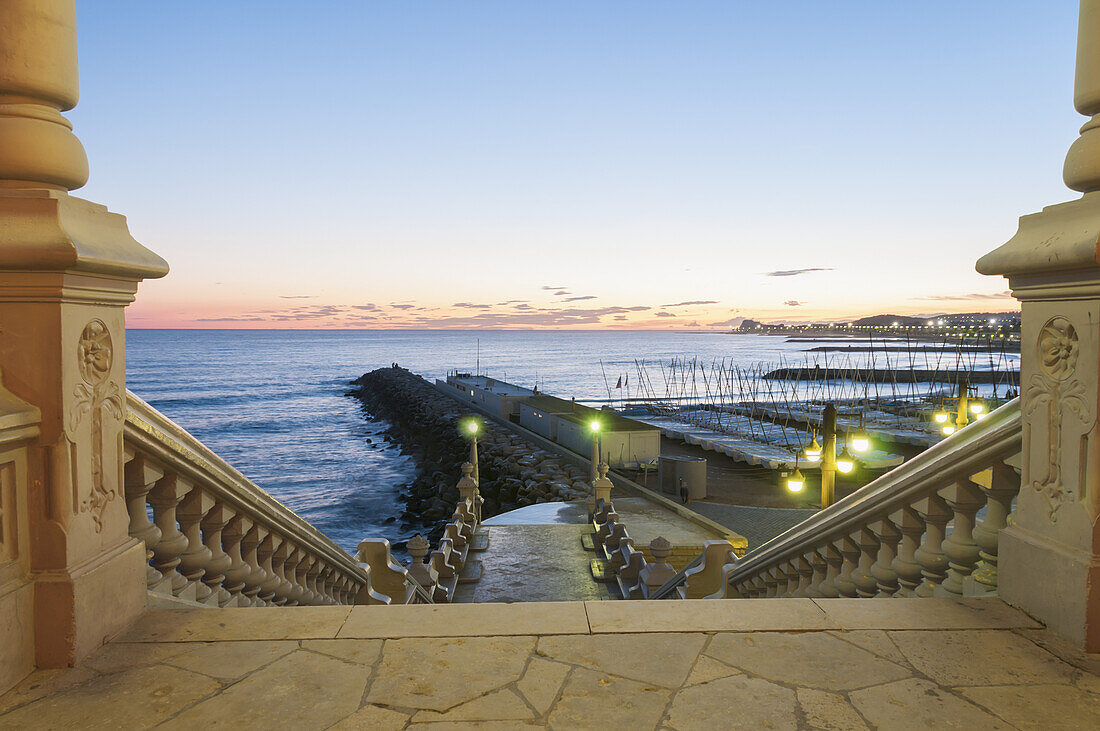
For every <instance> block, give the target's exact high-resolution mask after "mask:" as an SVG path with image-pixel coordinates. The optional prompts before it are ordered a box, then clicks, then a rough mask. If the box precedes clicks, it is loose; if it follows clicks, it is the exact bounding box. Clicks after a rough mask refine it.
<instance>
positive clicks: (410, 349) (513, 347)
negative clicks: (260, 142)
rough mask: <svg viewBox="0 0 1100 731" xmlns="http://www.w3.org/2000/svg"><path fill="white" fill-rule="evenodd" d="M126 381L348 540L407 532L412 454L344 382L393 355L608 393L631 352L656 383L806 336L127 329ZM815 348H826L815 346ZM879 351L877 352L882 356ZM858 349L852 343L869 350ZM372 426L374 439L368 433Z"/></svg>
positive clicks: (788, 358) (427, 367)
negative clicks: (404, 496) (404, 489)
mask: <svg viewBox="0 0 1100 731" xmlns="http://www.w3.org/2000/svg"><path fill="white" fill-rule="evenodd" d="M126 337H127V373H126V377H127V385H128V387H129V388H130V389H131V390H132V391H133V392H134V393H136V394H138V395H139V396H141V397H142V398H144V399H145V400H147V401H148V402H149V403H151V404H152V405H153V406H154V407H155V408H157V409H159V410H160V411H162V412H163V413H164V414H166V415H167V416H168V417H170V418H172V419H174V420H175V421H176V422H177V423H179V424H180V425H182V426H183V427H184V428H185V429H187V430H188V431H189V432H191V433H192V434H193V435H195V436H196V437H197V438H198V439H200V440H201V441H203V442H204V443H206V444H207V445H208V446H209V447H210V448H211V449H213V450H214V451H215V452H217V453H218V454H219V455H221V456H222V457H223V458H224V459H226V460H227V461H228V462H229V463H230V464H232V465H234V466H235V467H236V468H237V469H239V470H241V472H243V473H244V474H245V475H247V476H248V477H250V478H251V479H252V480H253V481H255V482H256V483H257V484H259V485H260V486H261V487H263V488H264V489H266V490H267V491H268V492H270V493H271V494H272V495H274V496H275V497H276V498H278V499H279V500H281V501H282V502H283V503H285V504H286V505H288V506H289V507H290V508H292V509H293V510H295V511H297V512H298V513H299V514H301V515H302V516H303V517H304V518H306V519H307V520H309V521H310V522H312V523H313V524H314V525H316V526H317V527H318V528H319V529H320V530H322V531H323V532H325V533H326V534H327V535H328V536H329V537H331V538H332V539H333V540H335V541H336V542H337V543H338V544H340V545H341V546H343V547H344V548H346V549H348V550H354V548H355V546H356V544H357V543H358V542H359V541H360V540H362V539H363V538H364V537H368V536H371V537H385V538H389V539H390V540H391V541H398V540H405V539H407V538H409V537H410V535H407V534H406V533H405V532H403V531H401V529H400V526H399V524H397V523H393V522H391V523H387V522H386V519H387V518H392V517H394V516H397V515H398V514H399V513H400V511H401V509H402V507H403V506H402V505H401V504H400V503H399V501H398V500H397V492H398V491H397V489H395V486H396V485H399V484H401V483H403V482H405V481H407V480H409V479H411V477H412V476H413V474H414V465H413V464H412V462H411V460H410V459H409V458H408V457H406V456H405V455H403V454H402V453H401V452H400V450H399V449H397V448H387V446H388V445H386V444H385V443H383V442H382V441H381V439H380V435H381V432H382V431H384V430H385V428H386V426H387V425H386V424H385V423H380V422H376V421H370V420H368V419H367V418H366V417H365V415H364V414H363V412H362V410H361V409H360V407H359V402H358V401H356V400H355V399H352V398H349V397H347V396H346V395H345V393H346V392H347V391H348V385H349V383H350V381H352V380H353V379H355V378H357V377H359V376H360V375H362V374H363V373H365V372H367V371H370V370H373V369H375V368H379V367H384V366H389V365H390V364H391V363H393V362H397V363H400V364H401V365H402V366H404V367H406V368H409V369H410V370H412V371H414V372H416V373H419V374H421V375H423V376H425V377H427V378H429V379H433V378H443V377H444V376H445V375H446V373H447V372H448V371H449V370H451V369H454V368H458V369H460V370H470V371H473V370H474V369H475V368H476V367H477V363H478V352H479V349H480V367H481V372H482V373H487V374H488V375H491V376H495V377H498V378H501V379H507V380H509V381H512V382H515V383H519V384H522V385H527V386H531V385H534V384H535V383H536V379H537V383H538V385H539V387H540V388H541V389H542V390H543V391H545V392H546V393H551V394H555V395H558V396H563V397H570V396H574V397H576V398H578V399H592V398H605V397H606V395H607V389H608V387H611V390H612V392H613V393H614V394H615V396H616V398H618V396H619V395H621V394H624V393H625V391H626V388H624V389H622V390H618V389H615V388H614V386H615V385H616V383H617V382H618V379H619V377H620V376H624V377H625V386H626V387H627V388H629V389H630V391H631V393H632V395H637V391H638V385H637V384H638V380H639V378H638V371H637V368H636V366H635V361H636V360H641V359H645V360H646V361H647V362H648V363H650V364H653V365H651V366H650V367H649V369H648V372H649V375H650V380H651V381H652V382H653V384H654V386H655V388H656V390H657V391H658V392H659V394H660V395H663V393H664V383H663V382H662V381H661V379H662V376H661V368H660V366H659V365H656V364H657V363H660V362H664V363H666V364H667V363H668V362H669V361H670V360H671V359H673V358H687V359H692V358H698V359H699V361H700V362H702V363H706V364H708V367H709V364H710V363H712V362H713V361H715V360H721V359H723V358H724V359H726V361H727V362H731V361H732V362H736V363H739V364H741V365H743V366H748V365H750V364H754V363H769V364H778V363H779V362H781V361H783V362H786V363H789V364H799V363H802V362H803V361H804V360H805V358H806V357H808V356H812V355H813V354H808V353H806V352H805V349H806V348H808V347H810V346H809V345H807V344H806V343H788V342H786V340H785V339H784V338H780V337H763V336H754V335H728V334H719V333H701V334H690V333H653V332H610V333H608V332H568V331H557V332H516V331H507V332H505V331H496V332H493V331H480V332H454V331H424V330H417V331H336V332H333V331H285V330H284V331H255V330H252V331H249V330H130V331H128V332H127V334H126ZM818 357H820V356H818ZM877 357H878V358H879V364H880V365H881V364H882V361H881V359H882V355H881V354H879V355H878V356H877ZM864 358H865V356H857V359H864ZM368 439H370V440H372V442H373V443H371V442H368Z"/></svg>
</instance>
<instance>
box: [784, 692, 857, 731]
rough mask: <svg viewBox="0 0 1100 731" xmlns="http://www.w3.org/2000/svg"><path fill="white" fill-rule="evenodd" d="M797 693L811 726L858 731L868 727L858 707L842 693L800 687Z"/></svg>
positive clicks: (829, 730)
mask: <svg viewBox="0 0 1100 731" xmlns="http://www.w3.org/2000/svg"><path fill="white" fill-rule="evenodd" d="M795 693H796V694H797V696H798V704H799V705H800V706H802V714H803V715H804V716H805V717H806V723H807V724H809V726H810V727H811V728H814V729H822V731H858V730H859V729H865V728H867V724H866V723H865V722H864V721H863V719H862V718H860V717H859V713H858V712H857V711H856V709H854V708H852V705H851V704H850V703H849V702H848V701H847V700H846V699H845V698H844V696H842V695H837V694H836V693H826V692H825V691H823V690H813V689H812V688H799V689H798V690H797V691H795Z"/></svg>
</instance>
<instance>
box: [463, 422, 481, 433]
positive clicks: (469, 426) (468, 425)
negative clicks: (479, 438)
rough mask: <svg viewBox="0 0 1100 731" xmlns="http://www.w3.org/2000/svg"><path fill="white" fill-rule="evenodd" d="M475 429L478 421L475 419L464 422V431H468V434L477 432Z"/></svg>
mask: <svg viewBox="0 0 1100 731" xmlns="http://www.w3.org/2000/svg"><path fill="white" fill-rule="evenodd" d="M477 430H478V423H477V422H476V421H473V420H471V421H468V422H466V431H468V432H470V434H477Z"/></svg>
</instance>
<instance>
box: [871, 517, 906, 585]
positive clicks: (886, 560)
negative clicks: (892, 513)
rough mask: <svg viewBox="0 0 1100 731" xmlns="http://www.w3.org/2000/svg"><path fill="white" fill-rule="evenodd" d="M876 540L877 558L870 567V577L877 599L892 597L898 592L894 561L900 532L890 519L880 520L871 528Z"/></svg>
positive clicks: (896, 555)
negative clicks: (873, 581)
mask: <svg viewBox="0 0 1100 731" xmlns="http://www.w3.org/2000/svg"><path fill="white" fill-rule="evenodd" d="M871 530H873V531H874V532H875V537H876V538H878V543H879V549H878V556H876V557H875V563H874V565H873V566H872V567H871V576H873V577H874V579H875V588H876V593H875V596H877V597H892V596H894V594H896V593H897V592H898V572H897V571H896V570H895V569H894V559H896V558H897V557H898V542H899V541H901V531H900V530H898V527H897V526H896V525H895V524H894V522H893V521H892V520H890V518H883V519H882V520H880V521H878V522H877V523H875V524H874V525H873V526H871Z"/></svg>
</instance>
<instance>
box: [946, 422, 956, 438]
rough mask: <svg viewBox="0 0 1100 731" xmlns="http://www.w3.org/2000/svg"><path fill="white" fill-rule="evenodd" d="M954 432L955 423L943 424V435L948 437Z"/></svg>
mask: <svg viewBox="0 0 1100 731" xmlns="http://www.w3.org/2000/svg"><path fill="white" fill-rule="evenodd" d="M954 433H955V425H954V424H944V425H943V435H944V436H945V437H949V436H951V435H952V434H954Z"/></svg>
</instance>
